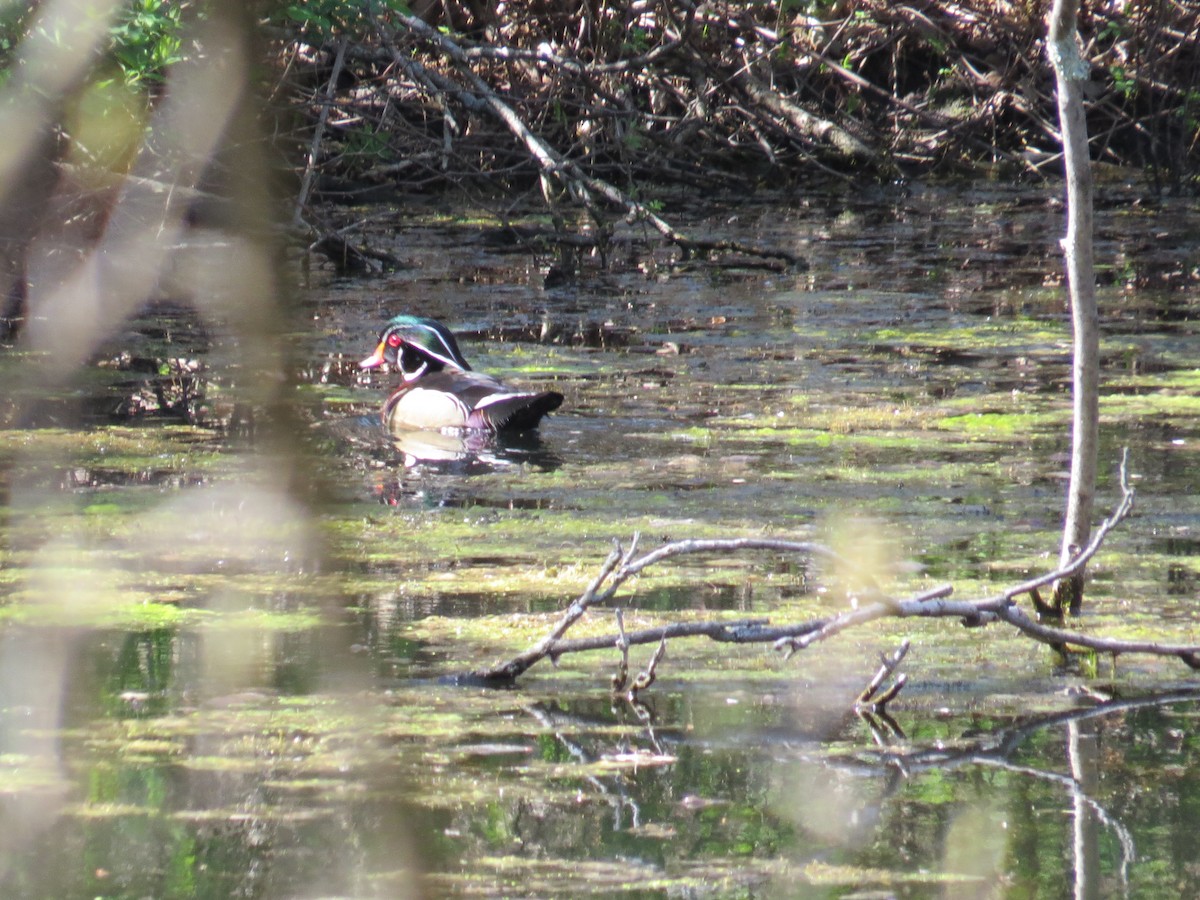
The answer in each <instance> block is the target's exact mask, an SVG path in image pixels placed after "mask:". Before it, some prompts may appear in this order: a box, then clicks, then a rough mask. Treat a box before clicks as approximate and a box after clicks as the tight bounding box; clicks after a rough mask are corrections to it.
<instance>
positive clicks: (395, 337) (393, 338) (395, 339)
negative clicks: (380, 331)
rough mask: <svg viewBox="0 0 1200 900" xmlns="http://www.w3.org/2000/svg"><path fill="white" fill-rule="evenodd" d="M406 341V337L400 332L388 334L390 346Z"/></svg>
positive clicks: (397, 345) (396, 345)
mask: <svg viewBox="0 0 1200 900" xmlns="http://www.w3.org/2000/svg"><path fill="white" fill-rule="evenodd" d="M403 343H404V339H403V338H402V337H400V335H398V334H389V335H388V336H387V345H388V346H389V347H399V346H400V345H401V344H403Z"/></svg>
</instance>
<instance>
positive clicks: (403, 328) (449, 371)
mask: <svg viewBox="0 0 1200 900" xmlns="http://www.w3.org/2000/svg"><path fill="white" fill-rule="evenodd" d="M384 363H387V364H388V365H390V366H393V367H394V368H396V369H398V370H399V371H400V374H401V377H402V378H403V383H402V384H401V385H400V387H399V389H398V390H396V391H395V393H393V394H392V395H391V397H389V398H388V400H387V402H386V403H384V405H383V411H382V418H383V421H384V424H386V425H387V426H388V427H389V428H390V429H391V430H392V431H402V430H410V429H427V430H428V429H436V430H447V429H449V430H468V431H488V432H496V431H527V430H529V429H533V428H536V427H537V426H538V423H539V422H540V421H541V419H542V417H543V416H544V415H546V413H548V412H550V411H552V410H555V409H558V407H559V406H560V405H562V401H563V397H562V394H560V393H558V392H557V391H522V390H515V389H512V388H509V387H507V386H505V385H504V384H503V383H501V382H500V381H498V380H497V379H495V378H492V377H491V376H490V375H484V374H482V373H479V372H475V371H472V369H471V366H470V364H469V363H468V362H467V360H466V359H465V358H464V357H463V355H462V351H461V350H459V348H458V341H457V340H455V337H454V334H453V333H452V332H451V331H450V329H448V328H447V327H446V326H445V325H443V324H442V323H441V322H438V321H436V320H434V319H426V318H422V317H420V316H409V315H400V316H396V317H395V318H393V319H391V320H390V321H389V322H388V323H387V325H385V326H384V329H383V332H382V333H381V334H380V336H379V345H378V346H377V347H376V348H375V352H374V353H373V354H372V355H371V356H368V357H367V358H366V359H364V360H363V361H362V362H361V363H360V364H359V365H360V367H361V368H364V369H374V368H377V367H378V366H381V365H383V364H384Z"/></svg>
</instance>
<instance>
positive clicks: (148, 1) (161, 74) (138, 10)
mask: <svg viewBox="0 0 1200 900" xmlns="http://www.w3.org/2000/svg"><path fill="white" fill-rule="evenodd" d="M189 5H190V4H188V3H175V2H170V0H130V2H129V3H128V5H127V6H126V7H125V9H124V10H123V11H122V12H121V14H120V15H119V16H118V17H117V20H116V22H115V23H114V24H113V26H112V29H111V30H110V43H109V51H108V52H109V55H110V57H111V59H112V61H113V62H114V63H116V66H117V68H118V69H119V70H120V72H121V75H122V77H123V78H124V80H125V83H126V84H129V85H147V84H161V83H162V82H163V81H164V80H165V77H166V70H167V68H168V67H169V66H172V65H174V64H175V63H177V62H179V61H181V60H182V59H183V53H182V50H183V14H184V11H185V9H186V8H187V7H188V6H189Z"/></svg>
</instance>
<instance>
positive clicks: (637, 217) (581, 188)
mask: <svg viewBox="0 0 1200 900" xmlns="http://www.w3.org/2000/svg"><path fill="white" fill-rule="evenodd" d="M394 21H396V22H398V23H400V24H401V25H403V26H404V28H406V29H407V30H408V31H409V32H410V33H412V34H413V35H415V36H416V37H418V38H420V39H421V40H423V41H426V42H428V43H430V44H432V45H434V46H435V47H437V48H438V50H439V51H440V52H441V53H442V54H443V55H444V56H445V57H446V58H447V59H450V60H451V61H453V62H454V63H455V64H456V65H457V66H458V67H459V71H461V72H462V74H463V77H464V78H465V79H466V81H467V84H468V85H469V89H467V88H455V89H452V91H453V93H454V94H455V95H456V97H458V98H459V99H460V100H462V101H463V102H464V103H467V104H468V105H473V106H478V105H480V104H482V105H483V107H484V108H486V109H487V111H488V112H489V113H490V114H492V115H493V116H495V117H496V118H497V119H499V120H500V121H501V122H502V123H503V124H504V126H505V127H506V128H507V129H508V130H509V131H510V132H511V133H512V135H513V136H514V137H515V138H516V139H517V140H518V141H519V142H520V143H521V145H522V146H524V147H525V149H526V150H527V151H528V153H529V155H530V156H531V157H532V159H533V161H534V162H535V163H536V164H537V167H538V171H539V172H540V173H541V175H542V179H543V184H546V183H547V182H553V183H556V184H558V185H561V186H562V188H563V189H564V190H565V191H566V192H567V193H568V195H569V196H570V197H571V198H572V199H574V200H575V201H577V202H578V203H580V204H581V205H582V206H583V207H584V208H586V209H587V210H588V211H589V213H591V214H592V215H593V218H594V219H595V220H596V222H597V223H600V222H602V221H603V219H602V217H601V216H600V214H599V206H600V205H599V203H598V202H597V198H601V199H603V200H604V201H606V202H608V203H610V204H612V205H613V206H615V207H617V208H619V209H621V210H623V211H624V214H625V218H626V221H628V222H629V223H630V224H634V223H645V224H647V225H649V226H650V227H651V228H652V229H654V230H655V231H657V232H658V233H659V235H661V236H662V237H663V238H664V239H666V240H667V241H669V242H670V243H672V244H674V245H675V246H677V247H678V248H679V249H680V250H681V251H682V252H683V253H684V255H685V256H695V255H697V254H700V253H709V252H719V251H732V252H736V253H743V254H745V255H747V256H756V257H773V258H777V259H783V260H786V261H787V262H788V264H789V265H793V266H803V265H804V264H805V263H804V260H802V259H801V258H800V257H798V256H796V255H795V254H793V253H791V252H789V251H787V250H783V249H782V248H762V247H755V246H751V245H749V244H743V243H741V242H739V241H724V240H721V241H710V240H700V239H695V238H690V237H687V236H686V235H684V234H683V233H681V232H680V231H678V230H677V229H676V228H675V227H674V226H673V225H671V224H670V223H668V222H667V221H666V220H665V219H663V218H662V217H660V216H659V215H657V214H656V213H655V212H654V211H653V210H651V209H650V208H649V207H648V206H646V204H644V203H642V202H640V201H638V200H635V199H633V198H632V197H630V196H629V195H628V194H626V193H625V192H624V191H622V190H621V189H620V188H618V187H617V186H616V185H614V184H611V183H610V182H608V181H605V180H604V179H602V178H597V177H594V176H591V175H588V174H587V173H586V172H584V171H583V169H581V168H580V167H579V166H578V165H576V164H575V163H574V162H572V161H571V160H569V159H567V158H565V157H563V156H562V155H560V154H559V153H558V152H557V151H555V150H554V148H553V147H551V146H550V145H549V144H548V143H547V142H546V141H544V140H542V139H541V138H540V137H538V135H536V134H535V133H534V132H533V130H532V129H531V128H530V127H529V126H528V125H527V124H526V123H525V121H524V120H523V119H522V118H521V117H520V116H519V115H517V113H516V111H515V110H514V109H513V108H512V107H511V106H510V105H509V104H507V103H505V102H504V101H503V100H502V99H500V97H499V95H497V94H496V92H495V91H493V90H492V89H491V88H490V87H489V86H488V84H487V82H485V81H484V80H483V79H482V78H481V77H480V76H479V75H478V74H476V72H475V70H474V69H473V68H472V66H471V58H470V56H469V55H468V53H467V51H466V50H465V49H464V48H463V47H462V46H461V45H460V44H459V43H458V42H457V41H455V40H454V39H452V38H451V37H449V36H448V35H446V34H443V33H442V32H440V31H438V30H437V29H436V28H433V27H431V26H430V25H428V24H427V23H426V22H425V21H424V20H422V19H420V18H417V17H416V16H407V15H402V14H400V13H395V14H394ZM392 52H393V57H394V60H395V62H396V64H397V65H399V66H401V67H402V68H405V69H408V68H410V67H411V65H412V62H413V61H412V60H411V59H410V58H409V57H407V56H406V55H405V54H403V53H401V52H399V51H396V50H393V51H392ZM443 83H444V82H443ZM472 101H474V102H473V103H472Z"/></svg>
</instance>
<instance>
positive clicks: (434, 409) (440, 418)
mask: <svg viewBox="0 0 1200 900" xmlns="http://www.w3.org/2000/svg"><path fill="white" fill-rule="evenodd" d="M470 414H471V410H470V409H468V408H467V404H465V403H463V402H462V401H461V400H460V399H458V397H456V396H454V395H453V394H447V393H445V392H443V391H430V390H426V389H425V388H420V387H415V388H413V389H412V390H409V391H406V392H405V394H404V396H402V397H401V398H400V399H399V400H398V401H397V402H396V405H395V406H394V407H392V409H391V413H390V418H391V421H392V422H393V423H394V424H396V425H400V426H405V427H408V428H461V427H463V426H465V425H466V424H467V417H468V416H470Z"/></svg>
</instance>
